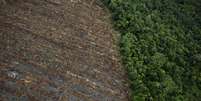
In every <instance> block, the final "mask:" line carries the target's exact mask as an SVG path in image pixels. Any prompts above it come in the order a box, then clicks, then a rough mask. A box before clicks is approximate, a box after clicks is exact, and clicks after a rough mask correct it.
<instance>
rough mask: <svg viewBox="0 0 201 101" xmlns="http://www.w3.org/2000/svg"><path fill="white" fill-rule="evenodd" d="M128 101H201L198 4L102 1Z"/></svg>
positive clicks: (199, 0) (196, 0)
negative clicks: (128, 92) (117, 45)
mask: <svg viewBox="0 0 201 101" xmlns="http://www.w3.org/2000/svg"><path fill="white" fill-rule="evenodd" d="M104 3H105V4H106V5H107V6H108V8H109V9H110V10H111V12H112V14H113V21H114V26H115V28H116V29H117V30H118V31H119V32H120V33H121V40H120V48H121V54H122V59H123V63H124V65H125V67H126V69H127V70H128V75H129V79H130V84H131V87H130V88H131V89H132V92H131V99H132V101H200V100H201V98H200V97H201V0H104Z"/></svg>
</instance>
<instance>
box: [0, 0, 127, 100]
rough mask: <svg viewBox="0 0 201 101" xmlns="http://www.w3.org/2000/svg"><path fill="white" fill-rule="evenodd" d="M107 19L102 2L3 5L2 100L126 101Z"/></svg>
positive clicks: (48, 0) (21, 0) (13, 0)
mask: <svg viewBox="0 0 201 101" xmlns="http://www.w3.org/2000/svg"><path fill="white" fill-rule="evenodd" d="M5 1H6V0H5ZM109 17H110V15H109V13H108V11H107V10H106V9H105V8H104V6H103V4H102V3H101V2H100V1H98V0H7V1H6V2H3V3H0V101H127V100H128V96H127V91H128V88H127V83H126V76H125V72H124V70H123V68H122V66H121V64H120V61H119V54H118V51H117V46H116V41H115V39H116V38H117V37H116V35H115V34H114V33H115V32H114V31H113V30H112V27H111V24H110V23H109V22H110V19H109Z"/></svg>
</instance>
